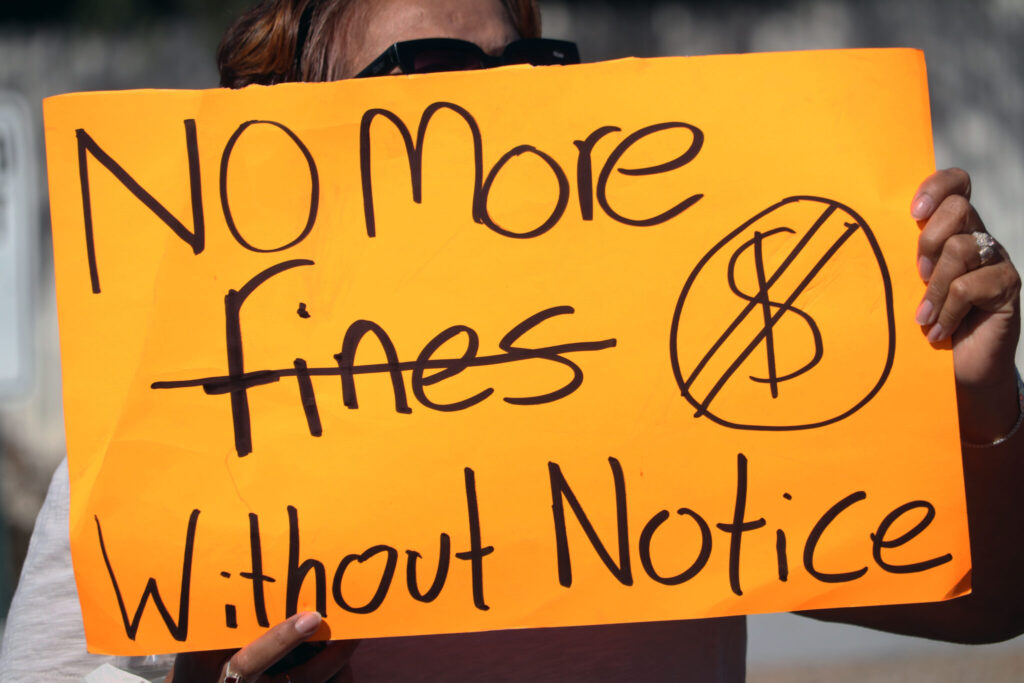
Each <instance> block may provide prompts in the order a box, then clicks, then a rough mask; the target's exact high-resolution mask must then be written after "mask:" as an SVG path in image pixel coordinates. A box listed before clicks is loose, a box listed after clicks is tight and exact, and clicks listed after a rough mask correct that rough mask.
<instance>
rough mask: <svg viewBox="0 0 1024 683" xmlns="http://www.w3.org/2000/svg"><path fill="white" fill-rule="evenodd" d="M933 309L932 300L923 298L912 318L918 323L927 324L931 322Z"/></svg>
mask: <svg viewBox="0 0 1024 683" xmlns="http://www.w3.org/2000/svg"><path fill="white" fill-rule="evenodd" d="M934 310H935V307H934V306H933V305H932V302H931V301H928V299H925V300H924V301H922V302H921V305H920V306H918V307H917V315H916V316H914V320H916V321H917V324H918V325H927V324H928V323H930V322H931V317H932V312H933V311H934Z"/></svg>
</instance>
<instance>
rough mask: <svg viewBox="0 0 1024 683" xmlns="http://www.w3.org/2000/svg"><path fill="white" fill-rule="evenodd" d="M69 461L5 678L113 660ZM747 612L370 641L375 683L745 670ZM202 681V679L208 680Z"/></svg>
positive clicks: (25, 584) (61, 676) (33, 560)
mask: <svg viewBox="0 0 1024 683" xmlns="http://www.w3.org/2000/svg"><path fill="white" fill-rule="evenodd" d="M68 488H69V487H68V468H67V461H66V460H65V461H64V462H62V463H61V465H60V467H58V468H57V471H56V472H55V473H54V475H53V480H52V481H51V482H50V490H49V491H48V492H47V495H46V501H45V502H44V503H43V507H42V510H40V512H39V517H38V518H37V519H36V526H35V529H34V530H33V532H32V541H31V543H30V544H29V549H28V556H27V557H26V559H25V565H24V567H23V568H22V572H21V580H20V581H19V584H18V590H17V592H16V593H15V595H14V600H13V602H12V603H11V610H10V614H9V615H8V618H7V632H6V633H5V634H4V639H3V645H2V648H0V682H2V683H8V682H10V683H16V682H19V681H32V682H35V681H48V682H55V683H57V682H60V681H81V680H82V679H83V678H84V677H85V676H86V675H87V674H88V673H90V672H91V671H93V670H95V669H96V668H98V667H100V666H102V665H104V664H107V663H110V662H111V661H112V659H113V658H111V657H106V656H100V655H91V654H88V653H87V652H86V649H85V632H84V629H83V627H82V613H81V609H80V607H79V605H78V596H77V594H76V591H75V581H74V575H73V573H72V570H71V545H70V541H69V540H68ZM746 637H747V636H746V622H745V620H744V619H743V618H742V617H738V618H729V619H704V620H699V621H673V622H657V623H646V624H622V625H613V626H584V627H577V628H555V629H530V630H523V631H495V632H489V633H468V634H457V635H441V636H418V637H409V638H384V639H375V640H364V641H363V642H362V643H361V644H360V646H359V649H358V650H356V654H355V655H354V656H353V658H352V669H353V673H354V677H355V680H356V681H357V682H358V683H368V682H372V681H460V682H465V681H488V682H490V681H537V682H542V681H594V682H600V681H652V682H653V681H683V682H685V681H700V682H701V683H714V682H716V681H717V682H719V683H734V682H736V681H743V680H744V677H745V668H746V665H745V661H744V660H745V651H746ZM200 683H201V682H200Z"/></svg>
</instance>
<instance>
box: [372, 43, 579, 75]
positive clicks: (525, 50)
mask: <svg viewBox="0 0 1024 683" xmlns="http://www.w3.org/2000/svg"><path fill="white" fill-rule="evenodd" d="M579 63H580V53H579V50H578V49H577V47H576V43H571V42H569V41H566V40H551V39H550V38H523V39H521V40H516V41H513V42H511V43H509V44H508V45H506V46H505V50H504V51H503V52H502V53H501V54H500V55H498V56H494V55H489V54H487V53H486V52H484V51H483V50H482V49H481V48H480V46H479V45H477V44H475V43H471V42H469V41H466V40H456V39H454V38H425V39H422V40H407V41H404V42H401V43H395V44H394V45H392V46H391V47H389V48H388V49H387V50H385V51H384V53H383V54H381V56H380V57H377V59H375V60H373V62H372V63H371V64H370V65H369V66H368V67H366V68H365V69H363V70H362V71H360V72H359V73H358V74H356V78H367V77H370V76H384V75H387V74H389V73H391V72H392V71H394V70H395V69H396V68H397V69H398V70H399V72H400V73H403V74H423V73H433V72H436V71H468V70H472V69H489V68H491V67H495V66H506V65H509V64H532V65H533V66H551V65H565V64H579Z"/></svg>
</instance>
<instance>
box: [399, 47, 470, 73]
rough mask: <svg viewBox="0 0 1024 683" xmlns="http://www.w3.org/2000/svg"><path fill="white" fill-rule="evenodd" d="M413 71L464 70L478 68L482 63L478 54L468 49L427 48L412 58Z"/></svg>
mask: <svg viewBox="0 0 1024 683" xmlns="http://www.w3.org/2000/svg"><path fill="white" fill-rule="evenodd" d="M412 66H413V73H418V74H423V73H433V72H435V71H465V70H467V69H479V68H482V67H483V63H482V61H481V59H480V57H479V56H477V55H474V54H472V53H470V52H468V51H466V52H464V51H461V50H441V49H427V50H420V51H419V52H417V53H416V54H415V56H414V57H413V60H412Z"/></svg>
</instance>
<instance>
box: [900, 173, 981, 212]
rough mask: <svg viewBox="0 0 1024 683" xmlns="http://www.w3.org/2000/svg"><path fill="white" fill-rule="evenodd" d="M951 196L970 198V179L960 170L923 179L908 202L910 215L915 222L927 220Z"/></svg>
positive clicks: (935, 174) (934, 174)
mask: <svg viewBox="0 0 1024 683" xmlns="http://www.w3.org/2000/svg"><path fill="white" fill-rule="evenodd" d="M952 195H960V196H961V197H963V198H964V199H970V198H971V177H970V176H969V175H967V171H965V170H963V169H962V168H947V169H945V170H942V171H936V172H935V173H933V174H931V175H930V176H928V177H927V178H925V180H924V182H923V183H921V185H920V186H919V187H918V188H917V192H916V193H915V194H914V198H913V199H912V200H911V202H910V214H911V215H912V216H913V217H914V218H915V219H916V220H919V221H924V220H928V219H929V218H931V216H932V214H933V213H934V212H935V210H936V209H937V208H938V207H939V205H941V204H942V201H943V200H944V199H945V198H946V197H949V196H952Z"/></svg>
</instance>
